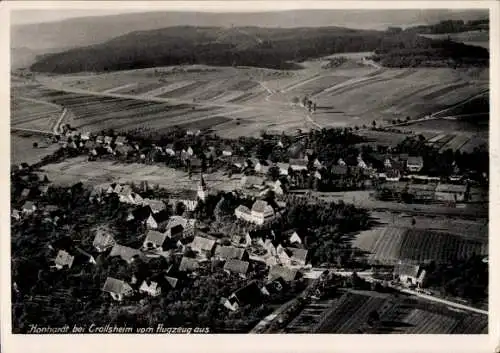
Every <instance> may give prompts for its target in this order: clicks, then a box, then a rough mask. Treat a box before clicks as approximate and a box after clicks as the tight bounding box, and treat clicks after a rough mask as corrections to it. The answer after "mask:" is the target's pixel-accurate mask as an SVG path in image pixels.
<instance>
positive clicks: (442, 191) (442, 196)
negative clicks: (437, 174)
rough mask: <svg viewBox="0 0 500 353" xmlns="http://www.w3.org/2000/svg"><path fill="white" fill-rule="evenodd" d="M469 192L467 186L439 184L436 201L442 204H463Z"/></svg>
mask: <svg viewBox="0 0 500 353" xmlns="http://www.w3.org/2000/svg"><path fill="white" fill-rule="evenodd" d="M466 191H467V186H466V185H453V184H438V186H437V187H436V200H437V201H441V202H463V201H465V194H466Z"/></svg>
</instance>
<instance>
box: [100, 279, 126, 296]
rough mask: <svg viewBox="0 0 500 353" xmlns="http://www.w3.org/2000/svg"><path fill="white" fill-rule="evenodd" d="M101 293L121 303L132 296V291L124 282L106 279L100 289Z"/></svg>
mask: <svg viewBox="0 0 500 353" xmlns="http://www.w3.org/2000/svg"><path fill="white" fill-rule="evenodd" d="M102 290H103V292H107V293H109V294H110V295H111V298H113V299H114V300H117V301H122V300H123V299H124V298H125V297H127V296H129V295H131V294H132V292H133V289H132V287H130V285H129V284H128V283H126V282H125V281H122V280H119V279H116V278H113V277H108V278H106V282H105V283H104V286H103V288H102Z"/></svg>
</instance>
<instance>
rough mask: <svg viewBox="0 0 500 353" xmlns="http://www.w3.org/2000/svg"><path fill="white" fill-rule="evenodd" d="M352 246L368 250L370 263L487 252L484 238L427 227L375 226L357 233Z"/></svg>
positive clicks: (455, 257) (409, 260) (444, 258)
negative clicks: (469, 236)
mask: <svg viewBox="0 0 500 353" xmlns="http://www.w3.org/2000/svg"><path fill="white" fill-rule="evenodd" d="M353 243H354V244H353V245H354V246H355V247H357V248H359V249H361V250H363V251H365V252H366V253H367V260H368V261H369V262H371V263H382V264H393V263H395V262H398V261H400V260H401V261H407V262H415V263H422V262H424V261H426V260H431V259H432V260H435V261H437V262H440V261H444V262H447V261H450V260H453V259H460V258H465V257H467V256H470V255H472V254H473V253H475V254H484V255H487V254H488V241H487V239H477V238H476V239H472V238H467V235H466V234H463V236H462V235H455V234H451V233H446V232H440V231H439V232H438V231H435V230H430V229H418V228H406V227H392V226H391V227H377V228H374V229H371V230H368V231H363V232H361V233H360V234H359V235H357V237H356V239H355V241H354V242H353Z"/></svg>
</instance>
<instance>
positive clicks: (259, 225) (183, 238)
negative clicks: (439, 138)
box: [11, 126, 487, 331]
mask: <svg viewBox="0 0 500 353" xmlns="http://www.w3.org/2000/svg"><path fill="white" fill-rule="evenodd" d="M171 141H172V142H171ZM331 141H335V142H331ZM58 142H59V143H60V144H61V148H60V149H59V150H58V151H57V152H56V153H55V154H54V155H52V156H49V157H46V158H45V159H44V160H42V162H41V163H39V164H38V165H34V166H29V165H27V164H25V163H24V164H22V165H18V166H13V168H12V170H11V177H12V193H13V194H12V197H13V209H12V222H13V224H12V226H13V230H14V231H13V242H16V236H17V234H18V233H17V232H16V229H19V230H21V229H24V228H25V227H29V226H28V224H29V223H30V222H35V223H36V222H38V223H40V224H44V227H49V228H50V229H53V230H55V229H57V228H59V229H62V228H64V229H66V230H67V232H66V234H65V236H64V237H62V238H58V239H52V240H50V241H49V242H48V243H45V244H44V243H43V242H42V243H39V244H38V245H39V246H40V247H41V248H43V249H45V248H46V247H49V249H50V251H49V254H50V255H47V256H48V258H46V259H45V260H44V262H46V263H47V266H48V268H39V269H38V271H39V272H46V271H48V272H51V273H54V274H53V275H51V276H57V273H60V276H63V277H64V276H67V275H68V274H70V273H73V272H74V271H79V270H80V269H81V268H85V270H82V271H91V272H92V271H97V273H99V276H100V277H102V276H103V272H102V270H98V269H96V270H92V269H91V268H92V267H96V268H99V267H102V266H104V265H103V263H106V261H116V260H114V259H120V260H121V262H119V263H116V262H112V264H113V266H111V267H109V266H110V265H106V266H105V268H106V271H105V272H106V277H105V278H104V277H102V282H100V283H96V282H95V281H94V282H93V283H94V284H93V285H98V290H100V291H101V292H102V293H104V294H106V295H109V298H110V299H111V300H112V301H113V302H116V303H118V305H125V306H127V307H129V306H130V305H133V304H132V303H134V302H135V303H142V304H141V306H144V305H145V304H144V303H145V302H144V301H145V300H146V299H145V298H151V300H153V302H154V300H157V299H158V298H167V297H165V295H167V294H168V293H173V292H174V291H181V293H184V290H186V288H189V287H190V285H192V283H199V284H201V283H202V282H199V281H202V280H203V279H205V280H207V278H212V277H215V278H217V280H218V281H222V283H221V284H220V285H221V288H220V289H219V290H218V291H217V303H211V304H210V310H211V311H210V312H211V313H212V314H211V315H213V313H214V312H218V313H219V314H218V315H215V316H218V317H219V318H221V319H220V320H221V321H223V320H227V319H228V318H230V317H232V316H231V313H233V314H232V315H233V316H234V315H236V314H237V315H243V317H240V316H236V317H239V320H240V324H239V325H235V327H238V329H237V330H242V331H248V330H249V329H251V327H249V326H248V325H252V324H255V322H256V321H255V320H257V319H259V320H260V319H262V318H263V316H264V315H266V314H269V312H268V310H271V309H270V308H272V307H275V308H278V309H279V307H280V305H285V302H287V301H288V300H291V299H293V298H294V297H296V296H299V297H300V293H301V292H302V291H304V290H307V289H309V291H310V292H311V293H312V294H309V295H308V296H307V300H311V298H320V297H321V296H322V295H323V294H321V293H322V291H320V290H318V289H317V286H318V281H323V280H324V278H325V277H324V276H325V274H324V273H330V275H329V276H330V277H328V278H330V282H331V283H335V286H340V287H349V286H350V285H351V284H350V283H352V282H353V281H354V280H353V278H352V277H353V276H354V277H356V278H358V279H359V280H360V281H362V282H363V281H365V282H364V283H366V285H368V288H370V283H372V286H373V284H374V283H376V284H377V286H379V287H376V288H381V287H380V285H382V286H383V288H386V289H385V290H396V291H398V290H401V288H403V289H404V288H406V289H405V290H412V291H413V292H412V293H424V294H425V295H427V296H429V295H433V292H431V291H428V290H426V289H425V288H426V282H427V275H428V273H427V271H428V270H429V263H428V261H426V262H422V263H418V262H415V261H409V262H405V261H399V262H398V263H395V264H394V265H392V266H388V267H387V266H382V268H377V269H374V267H373V266H372V265H370V263H369V262H367V261H365V260H364V259H363V255H362V254H361V252H359V251H358V250H356V248H354V247H353V246H352V245H350V243H349V241H348V240H347V239H345V235H346V234H348V233H350V232H356V231H361V230H364V229H368V228H370V220H369V215H368V212H366V211H365V210H363V209H356V208H355V207H354V206H352V205H349V204H344V203H343V202H337V203H336V202H327V201H324V200H321V198H318V197H315V196H313V195H312V192H315V191H322V190H326V191H328V190H372V191H370V192H373V198H374V199H380V200H385V199H389V200H391V201H394V200H395V201H396V202H403V203H410V204H411V203H426V204H436V205H441V206H442V207H443V208H455V207H459V208H463V207H467V206H468V205H474V204H477V203H485V202H487V199H485V198H484V197H485V195H487V191H485V188H484V185H485V183H487V178H485V175H484V173H481V172H479V171H477V170H471V169H465V168H464V167H463V165H464V164H465V163H468V162H469V161H468V160H467V159H465V158H463V159H462V160H458V161H452V162H451V163H450V165H449V166H446V167H443V168H442V169H441V170H438V171H437V170H435V169H432V168H429V167H428V166H426V163H425V159H429V158H430V157H429V156H428V155H426V158H425V159H424V157H422V156H420V155H418V156H411V155H409V154H407V153H397V152H393V151H391V149H390V148H384V147H380V146H379V147H378V148H377V150H375V151H374V150H373V149H372V148H370V147H368V148H367V147H366V146H363V145H361V146H360V147H359V143H360V142H361V141H360V140H359V138H358V137H357V136H356V135H355V134H354V133H353V132H351V131H349V130H343V129H331V130H323V131H320V132H317V131H312V132H310V133H308V134H303V133H300V134H298V135H297V136H295V137H293V136H287V135H267V134H263V137H262V138H261V139H257V140H255V139H244V138H240V139H239V140H222V139H220V138H218V137H217V136H215V135H211V134H210V133H209V132H201V131H182V130H174V131H173V132H172V133H171V134H169V135H167V136H163V137H162V140H154V141H153V140H148V139H145V138H140V137H139V138H138V137H135V139H134V136H133V135H131V134H129V135H127V136H125V135H116V134H114V133H113V132H108V133H104V132H103V134H101V135H91V134H86V133H78V132H76V131H75V130H74V129H71V128H70V127H69V126H66V127H64V128H63V131H62V134H61V136H60V137H59V141H58ZM319 146H321V149H320V147H319ZM311 147H312V148H311ZM398 147H399V146H395V148H393V149H392V150H397V149H398ZM384 150H385V151H384ZM382 151H384V153H383V152H382ZM425 151H427V152H425V153H428V154H429V152H428V150H425ZM78 155H86V156H88V161H89V162H90V163H92V161H96V160H103V159H104V160H115V161H117V162H119V163H143V164H164V165H167V166H169V167H173V168H178V169H180V170H183V171H185V172H186V173H187V174H188V175H189V179H191V180H193V183H195V185H196V189H186V190H182V189H176V190H166V189H163V188H160V187H159V186H158V185H153V186H150V185H149V184H148V182H147V181H142V182H140V183H139V185H137V183H131V184H123V183H116V182H112V183H98V184H96V183H94V184H92V185H84V184H82V183H77V184H75V185H73V186H71V187H69V188H63V189H62V190H61V187H59V186H57V185H54V184H52V183H51V182H50V181H49V179H48V178H47V176H46V175H44V174H43V165H46V164H49V163H55V162H58V161H61V160H64V159H66V158H73V157H76V156H78ZM266 155H267V158H263V157H264V156H266ZM259 157H261V158H259ZM457 162H458V163H461V164H462V169H460V168H459V166H458V163H457ZM214 170H223V171H224V173H225V174H226V175H227V176H228V178H234V177H236V178H239V182H238V183H237V185H238V186H237V188H235V189H234V190H232V191H230V192H222V191H220V190H214V189H212V188H211V186H210V185H209V184H208V183H207V182H206V180H205V178H204V175H207V174H210V173H212V172H213V171H214ZM427 172H428V173H429V174H430V175H427V174H426V173H427ZM446 173H448V174H446ZM56 190H57V191H56ZM301 190H306V193H305V194H304V193H301ZM61 193H62V195H65V194H66V196H65V197H60V196H55V195H61ZM68 195H69V196H68ZM67 197H68V198H69V199H68V200H66V198H67ZM82 197H83V198H84V200H82ZM64 200H66V201H64ZM77 200H80V201H79V202H81V203H82V207H85V206H84V205H88V207H87V208H88V209H82V210H81V212H82V213H85V212H92V211H91V210H98V209H100V208H106V209H108V210H109V211H110V212H111V211H113V210H114V211H115V212H113V213H114V215H113V216H112V217H111V216H108V217H104V216H100V218H99V217H98V215H95V217H96V218H95V224H89V227H88V228H87V229H85V231H84V233H85V236H82V234H83V233H81V232H82V231H83V230H81V231H80V233H75V231H74V229H75V227H76V228H81V227H80V225H79V224H77V223H74V222H76V220H75V221H73V220H72V216H71V215H70V214H68V213H65V212H64V211H63V208H64V206H63V205H65V207H72V206H70V205H75V202H77ZM319 212H326V213H325V215H326V216H323V215H322V214H321V215H320V214H317V213H319ZM98 213H99V212H98ZM86 217H87V216H86ZM105 219H107V221H103V220H105ZM315 219H316V221H314V220H315ZM352 222H354V223H352ZM38 223H36V224H38ZM344 223H345V224H344ZM332 226H333V227H334V228H332ZM16 227H17V228H16ZM120 227H121V228H120ZM123 227H126V228H127V229H126V230H125V228H123ZM328 227H330V228H328ZM318 232H326V233H325V236H326V237H323V235H318ZM328 232H333V233H330V234H332V235H328V234H329V233H328ZM333 234H338V235H335V237H338V241H337V242H335V243H331V240H327V239H328V238H329V237H332V236H333ZM24 236H27V235H26V234H25V235H24ZM335 237H334V238H335ZM322 239H323V240H322ZM332 239H333V238H332ZM38 241H39V242H40V241H42V240H41V239H38ZM323 241H326V242H327V243H328V244H327V245H325V244H324V243H322V242H323ZM43 253H44V254H45V253H46V252H45V250H44V251H43ZM486 261H487V258H486ZM89 266H91V267H90V268H89ZM37 267H38V266H37ZM110 268H115V273H113V271H110ZM54 271H55V272H54ZM325 271H326V272H325ZM367 271H368V272H367ZM373 271H375V272H377V275H379V277H377V276H376V275H375V274H374V272H373ZM380 271H381V272H382V274H380V273H379V272H380ZM356 272H358V273H360V274H363V273H369V275H368V277H366V276H363V275H361V277H359V276H358V275H357V274H356ZM221 274H225V276H226V277H225V278H223V277H219V276H221ZM39 276H43V275H41V274H40V273H39ZM332 276H333V277H332ZM346 281H347V282H346ZM354 282H355V281H354ZM229 283H230V284H229ZM311 286H312V287H311ZM322 286H323V287H324V284H323V285H322ZM20 287H21V286H19V284H18V283H14V288H15V289H16V288H20ZM327 287H328V286H327ZM330 287H331V285H330ZM361 287H363V285H362V286H361ZM229 288H232V289H229ZM311 288H315V289H314V290H312V289H311ZM328 288H329V287H328ZM17 290H18V291H19V292H18V294H19V295H21V294H20V293H21V292H22V291H21V290H20V289H17ZM95 290H96V288H93V289H92V291H93V294H92V295H94V296H95V295H96V292H95ZM326 292H328V291H326ZM171 295H173V294H171ZM164 300H165V299H162V301H161V303H163V304H162V305H172V303H169V304H167V303H165V302H164ZM153 302H152V303H153ZM120 303H122V304H120ZM266 303H267V304H269V305H268V306H264V304H266ZM150 305H153V304H150ZM214 305H215V307H214ZM221 308H223V310H225V313H221V311H220V309H221ZM252 308H253V309H252ZM254 309H255V310H257V309H259V310H260V311H259V310H257V314H255V315H256V316H253V315H248V312H249V310H254ZM278 309H277V310H278ZM131 310H132V309H131ZM136 310H139V309H138V308H136V309H133V310H132V311H133V312H135V311H136ZM207 310H208V309H207ZM228 315H229V316H228ZM180 316H182V315H180ZM180 316H177V317H176V320H180ZM207 316H210V315H209V314H208V313H207ZM184 319H186V318H185V317H184ZM207 320H208V319H207ZM280 320H282V319H280ZM219 322H220V321H219ZM195 323H196V322H195V321H193V324H195ZM211 325H215V326H216V327H215V330H217V324H214V323H213V322H212V323H211ZM219 329H220V327H219Z"/></svg>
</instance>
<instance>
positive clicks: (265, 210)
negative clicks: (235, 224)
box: [234, 200, 276, 225]
mask: <svg viewBox="0 0 500 353" xmlns="http://www.w3.org/2000/svg"><path fill="white" fill-rule="evenodd" d="M234 214H235V215H236V218H238V219H243V220H244V221H247V222H250V223H254V224H257V225H263V224H264V223H268V222H270V221H272V220H274V219H275V218H276V213H275V212H274V208H272V206H271V205H269V204H268V203H267V202H266V201H263V200H257V201H255V202H254V204H253V206H252V209H248V207H246V206H243V205H240V206H238V207H237V208H236V210H235V211H234Z"/></svg>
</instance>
